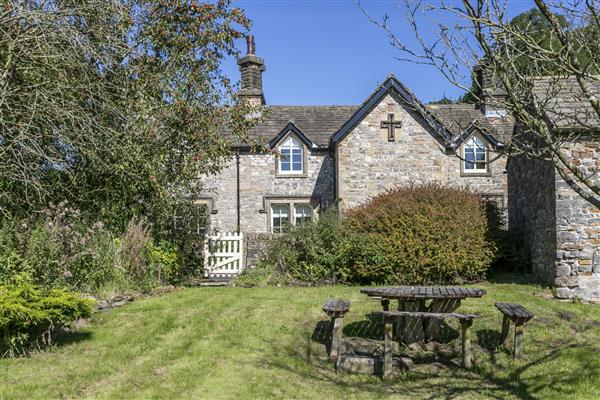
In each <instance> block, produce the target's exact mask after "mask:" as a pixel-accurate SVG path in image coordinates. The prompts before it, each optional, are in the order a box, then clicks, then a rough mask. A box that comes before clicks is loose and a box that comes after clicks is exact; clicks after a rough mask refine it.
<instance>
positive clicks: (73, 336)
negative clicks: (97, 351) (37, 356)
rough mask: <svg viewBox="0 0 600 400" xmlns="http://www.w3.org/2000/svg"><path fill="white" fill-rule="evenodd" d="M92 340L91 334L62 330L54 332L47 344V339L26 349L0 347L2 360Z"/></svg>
mask: <svg viewBox="0 0 600 400" xmlns="http://www.w3.org/2000/svg"><path fill="white" fill-rule="evenodd" d="M91 338H92V333H91V332H87V331H66V330H62V329H61V330H57V331H55V332H53V334H52V336H51V341H50V342H47V339H46V338H45V339H44V340H42V338H39V339H38V340H36V341H32V342H29V343H27V344H26V345H25V346H24V347H19V348H17V349H9V348H8V347H6V346H0V358H3V357H7V358H12V357H17V358H18V357H26V356H28V355H30V354H32V353H36V352H39V351H46V350H52V349H54V348H60V347H63V346H68V345H71V344H75V343H79V342H83V341H84V340H90V339H91Z"/></svg>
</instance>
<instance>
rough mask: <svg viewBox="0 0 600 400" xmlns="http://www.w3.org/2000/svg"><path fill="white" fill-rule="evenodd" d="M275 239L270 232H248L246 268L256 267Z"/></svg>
mask: <svg viewBox="0 0 600 400" xmlns="http://www.w3.org/2000/svg"><path fill="white" fill-rule="evenodd" d="M272 240H273V235H272V234H270V233H248V234H246V243H245V246H246V268H254V267H255V266H256V263H257V262H258V261H259V260H260V258H261V257H262V256H263V255H264V253H265V251H266V250H267V247H268V246H269V244H270V243H271V241H272Z"/></svg>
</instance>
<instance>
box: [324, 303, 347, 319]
mask: <svg viewBox="0 0 600 400" xmlns="http://www.w3.org/2000/svg"><path fill="white" fill-rule="evenodd" d="M323 311H325V313H326V314H327V315H329V316H330V317H343V316H344V315H345V314H346V313H347V312H348V311H350V302H349V301H348V300H342V299H329V300H327V301H326V302H325V304H323Z"/></svg>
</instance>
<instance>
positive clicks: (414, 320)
mask: <svg viewBox="0 0 600 400" xmlns="http://www.w3.org/2000/svg"><path fill="white" fill-rule="evenodd" d="M398 310H399V311H426V308H425V301H424V300H410V301H403V302H398ZM423 323H424V318H420V317H403V321H402V323H399V324H398V327H399V329H398V335H397V336H398V340H402V341H403V342H404V343H406V344H410V343H416V342H422V341H423V338H424V333H425V332H424V325H423Z"/></svg>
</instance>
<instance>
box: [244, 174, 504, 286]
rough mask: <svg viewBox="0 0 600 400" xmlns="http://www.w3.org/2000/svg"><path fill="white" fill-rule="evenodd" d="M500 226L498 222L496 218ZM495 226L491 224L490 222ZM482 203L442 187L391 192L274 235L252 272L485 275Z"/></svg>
mask: <svg viewBox="0 0 600 400" xmlns="http://www.w3.org/2000/svg"><path fill="white" fill-rule="evenodd" d="M494 223H495V222H494ZM490 224H491V222H490ZM490 224H488V220H487V216H486V207H485V203H484V202H483V200H482V199H481V198H480V197H479V196H477V195H475V194H473V193H471V192H469V191H467V190H460V189H452V188H448V187H440V186H436V185H426V186H414V187H401V188H396V189H393V190H389V191H387V192H386V193H384V194H381V195H379V196H377V197H375V198H373V199H372V200H371V201H370V202H368V203H366V204H364V205H362V206H360V207H357V208H355V209H352V210H349V211H348V212H347V213H346V214H345V215H344V218H343V219H342V220H339V219H338V217H337V215H336V214H335V213H334V212H333V211H329V212H328V213H325V215H324V216H322V217H321V218H320V219H319V220H318V221H315V222H312V223H310V224H306V225H301V226H299V227H296V228H292V229H291V230H290V231H289V233H287V234H285V235H282V236H280V237H278V238H276V239H275V240H274V241H273V242H272V244H271V245H270V246H269V249H268V251H267V253H266V255H265V257H263V259H262V260H261V262H260V263H259V265H258V267H257V268H256V269H255V270H253V271H248V272H246V273H245V274H242V276H241V277H240V278H239V279H238V283H239V284H242V285H247V286H252V285H255V286H259V285H261V284H311V285H313V284H323V283H334V282H345V283H355V284H370V283H376V284H413V285H416V284H460V283H465V282H472V281H477V280H480V279H482V278H484V277H485V274H486V272H487V271H488V269H489V267H490V264H491V263H492V262H493V261H494V257H495V251H496V241H495V239H494V238H493V237H492V234H491V233H490V229H489V227H490Z"/></svg>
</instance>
